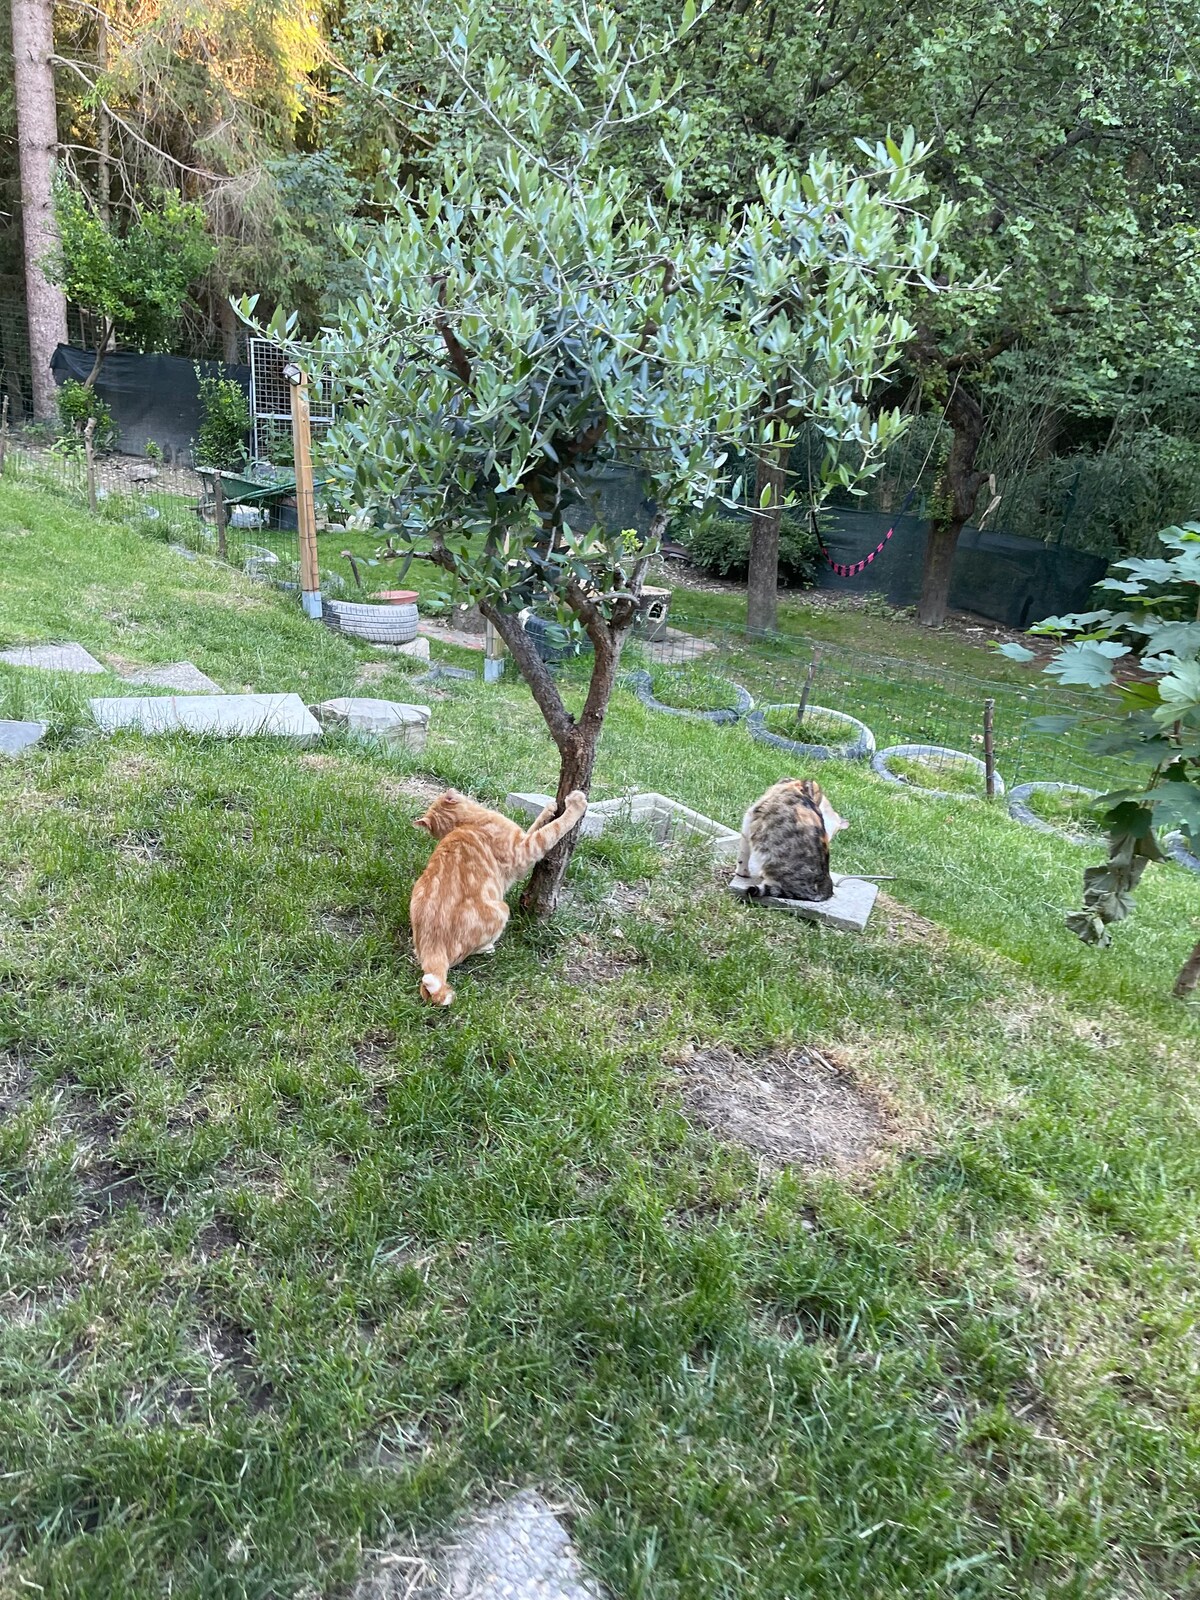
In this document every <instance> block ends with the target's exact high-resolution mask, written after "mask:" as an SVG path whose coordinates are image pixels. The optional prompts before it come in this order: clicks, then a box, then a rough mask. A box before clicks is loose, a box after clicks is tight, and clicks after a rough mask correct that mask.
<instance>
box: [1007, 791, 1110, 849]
mask: <svg viewBox="0 0 1200 1600" xmlns="http://www.w3.org/2000/svg"><path fill="white" fill-rule="evenodd" d="M1068 795H1083V796H1085V797H1086V798H1087V799H1090V800H1095V799H1097V798H1098V797H1099V790H1097V789H1085V788H1084V787H1083V786H1082V785H1081V784H1078V783H1019V784H1018V785H1017V786H1016V788H1015V789H1014V790H1013V791H1012V793H1011V794H1010V795H1009V797H1008V814H1009V816H1010V817H1011V818H1012V819H1013V821H1014V822H1020V823H1022V824H1023V825H1024V826H1025V827H1026V828H1033V829H1035V830H1036V832H1038V833H1049V834H1054V835H1056V836H1057V837H1058V838H1060V839H1069V840H1070V841H1071V843H1072V844H1087V843H1089V842H1090V840H1091V839H1092V837H1093V836H1094V834H1095V833H1096V832H1098V831H1099V830H1097V829H1094V828H1090V829H1089V828H1087V827H1086V826H1085V827H1080V826H1078V822H1079V818H1078V817H1077V816H1076V815H1075V811H1074V809H1073V808H1072V807H1071V806H1070V804H1069V803H1061V802H1060V803H1059V804H1057V805H1055V804H1054V801H1055V800H1056V799H1058V797H1062V796H1068ZM1039 801H1041V804H1039ZM1047 801H1049V802H1050V804H1047V803H1046V802H1047ZM1072 822H1074V823H1076V826H1075V827H1072V826H1071V825H1070V824H1071V823H1072Z"/></svg>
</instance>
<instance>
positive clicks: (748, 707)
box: [625, 672, 754, 724]
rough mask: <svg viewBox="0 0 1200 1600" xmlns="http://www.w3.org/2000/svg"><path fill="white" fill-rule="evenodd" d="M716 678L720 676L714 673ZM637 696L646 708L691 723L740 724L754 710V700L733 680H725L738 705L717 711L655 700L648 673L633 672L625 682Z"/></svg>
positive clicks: (723, 707)
mask: <svg viewBox="0 0 1200 1600" xmlns="http://www.w3.org/2000/svg"><path fill="white" fill-rule="evenodd" d="M713 676H714V677H717V676H719V674H717V673H714V674H713ZM625 681H626V682H627V683H628V684H629V687H630V688H631V689H632V690H633V692H634V694H636V695H637V697H638V699H639V700H640V701H641V702H642V704H643V705H644V706H649V708H650V710H651V711H665V712H666V714H667V715H668V716H669V717H687V718H688V719H689V721H691V722H716V723H721V724H728V723H731V722H739V721H740V720H741V719H742V718H743V717H744V716H746V715H747V713H748V712H751V711H753V710H754V699H753V697H752V696H751V695H750V694H748V693H747V691H746V690H745V689H743V688H742V686H741V684H740V683H735V682H734V681H733V679H732V678H726V679H724V682H726V683H727V684H728V685H729V687H730V688H731V689H732V690H733V691H734V692H735V694H736V695H737V705H736V707H733V706H722V707H721V708H720V710H717V711H688V710H686V709H685V708H684V707H683V706H666V705H664V704H663V703H662V701H661V700H656V699H655V698H654V686H653V683H652V681H651V678H650V674H649V673H648V672H631V673H630V674H629V677H628V678H627V679H626V680H625Z"/></svg>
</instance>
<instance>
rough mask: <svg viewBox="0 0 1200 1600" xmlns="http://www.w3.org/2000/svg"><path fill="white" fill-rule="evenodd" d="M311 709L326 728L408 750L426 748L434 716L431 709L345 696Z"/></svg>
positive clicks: (391, 701)
mask: <svg viewBox="0 0 1200 1600" xmlns="http://www.w3.org/2000/svg"><path fill="white" fill-rule="evenodd" d="M311 709H312V714H313V716H314V717H315V718H316V719H317V721H318V722H319V723H320V724H321V726H322V727H323V728H332V729H337V730H338V731H340V732H345V733H349V734H352V735H353V736H354V737H356V738H360V739H378V740H380V741H381V742H382V743H384V744H387V745H393V746H398V747H401V748H403V749H405V750H413V751H419V750H424V748H425V739H426V736H427V734H428V732H429V718H430V715H431V713H430V709H429V707H428V706H410V705H405V704H404V703H403V702H401V701H398V700H371V699H367V698H364V697H362V696H358V695H342V696H341V697H340V698H338V699H336V700H323V701H322V702H321V703H320V705H315V706H313V707H312V708H311Z"/></svg>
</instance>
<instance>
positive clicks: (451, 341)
mask: <svg viewBox="0 0 1200 1600" xmlns="http://www.w3.org/2000/svg"><path fill="white" fill-rule="evenodd" d="M433 282H434V284H435V285H436V287H437V292H438V305H439V306H443V307H444V306H445V304H446V278H445V275H444V274H443V275H442V276H441V277H440V278H434V280H433ZM433 325H434V327H435V328H436V329H437V331H438V332H439V333H440V334H441V336H442V343H443V344H444V345H445V346H446V354H447V355H448V356H449V357H450V365H451V366H452V367H453V368H454V371H455V374H456V375H457V376H458V377H459V378H460V379H461V380H462V383H463V385H464V387H465V388H468V389H469V388H470V387H471V360H470V357H469V356H468V355H467V352H466V351H465V350H464V349H463V347H462V345H461V344H460V343H459V342H458V335H457V334H456V333H455V331H454V329H453V328H452V327H451V326H450V319H449V317H447V315H446V313H445V311H444V310H441V311H435V312H434V314H433Z"/></svg>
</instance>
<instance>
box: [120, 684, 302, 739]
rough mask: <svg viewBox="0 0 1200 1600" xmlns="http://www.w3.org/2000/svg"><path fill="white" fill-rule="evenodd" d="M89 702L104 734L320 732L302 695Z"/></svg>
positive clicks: (247, 735) (293, 736) (285, 734)
mask: <svg viewBox="0 0 1200 1600" xmlns="http://www.w3.org/2000/svg"><path fill="white" fill-rule="evenodd" d="M88 704H89V705H90V707H91V711H92V716H93V717H94V718H95V720H96V724H97V726H98V727H99V729H100V731H101V732H102V733H116V732H117V731H118V730H120V729H123V728H129V729H132V730H133V731H134V732H137V733H144V734H156V733H197V734H211V735H216V736H217V737H219V738H233V739H236V738H243V739H244V738H253V737H254V736H255V735H256V734H273V735H275V736H276V737H279V738H285V739H302V740H306V741H307V740H311V739H316V738H319V737H320V734H321V728H320V724H319V723H318V722H316V721H315V720H314V718H313V717H312V716H311V715H310V713H309V711H308V709H307V708H306V706H305V704H304V702H303V700H301V698H300V696H299V695H298V694H206V695H188V696H186V697H181V698H176V697H175V696H174V695H163V696H162V697H161V698H156V699H149V698H136V699H129V700H91V701H89V702H88Z"/></svg>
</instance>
